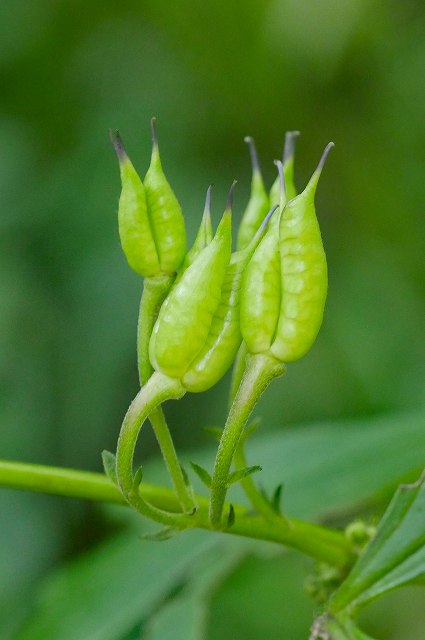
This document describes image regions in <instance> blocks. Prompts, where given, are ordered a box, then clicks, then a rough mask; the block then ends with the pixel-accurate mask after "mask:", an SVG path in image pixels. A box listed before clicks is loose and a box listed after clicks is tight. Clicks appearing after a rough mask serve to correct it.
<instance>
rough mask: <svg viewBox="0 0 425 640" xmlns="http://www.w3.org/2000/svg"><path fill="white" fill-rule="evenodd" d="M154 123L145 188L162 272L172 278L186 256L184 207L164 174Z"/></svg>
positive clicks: (152, 121)
mask: <svg viewBox="0 0 425 640" xmlns="http://www.w3.org/2000/svg"><path fill="white" fill-rule="evenodd" d="M155 122H156V121H155V118H152V120H151V127H152V156H151V163H150V166H149V169H148V171H147V173H146V175H145V178H144V180H143V184H144V187H145V190H146V203H147V208H148V214H149V220H150V223H151V226H152V232H153V236H154V238H155V244H156V247H157V252H158V257H159V262H160V265H161V271H162V272H163V273H168V274H172V273H174V272H176V271H177V269H178V268H179V267H180V265H181V264H182V262H183V259H184V256H185V254H186V230H185V226H184V219H183V215H182V210H181V207H180V205H179V203H178V201H177V198H176V196H175V195H174V192H173V190H172V189H171V187H170V185H169V183H168V182H167V179H166V177H165V175H164V172H163V170H162V165H161V159H160V156H159V149H158V141H157V136H156V129H155Z"/></svg>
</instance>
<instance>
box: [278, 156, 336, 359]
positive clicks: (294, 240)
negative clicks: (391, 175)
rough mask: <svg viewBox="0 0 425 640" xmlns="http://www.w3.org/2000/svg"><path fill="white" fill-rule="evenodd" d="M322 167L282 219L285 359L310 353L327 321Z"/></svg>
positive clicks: (281, 346)
mask: <svg viewBox="0 0 425 640" xmlns="http://www.w3.org/2000/svg"><path fill="white" fill-rule="evenodd" d="M320 172H321V167H320V168H319V169H318V170H317V171H315V172H314V174H313V176H312V178H311V180H310V182H309V183H308V185H307V187H306V188H305V189H304V191H303V192H302V194H300V195H299V196H297V197H296V198H294V199H293V200H291V201H290V202H288V204H287V205H286V207H285V209H284V210H283V213H282V217H281V220H280V233H279V252H280V270H281V304H280V314H279V321H278V325H277V330H276V336H275V339H274V342H273V344H272V346H271V349H270V350H271V352H272V354H273V355H274V356H275V357H276V358H278V359H279V360H281V361H282V362H292V361H294V360H298V359H299V358H301V357H302V356H304V355H305V354H306V353H307V351H308V350H309V349H310V347H311V346H312V344H313V342H314V341H315V339H316V336H317V334H318V332H319V329H320V327H321V325H322V320H323V312H324V308H325V301H326V295H327V290H328V272H327V264H326V254H325V250H324V248H323V243H322V237H321V234H320V228H319V223H318V222H317V218H316V210H315V206H314V194H315V191H316V187H317V183H318V180H319V176H320Z"/></svg>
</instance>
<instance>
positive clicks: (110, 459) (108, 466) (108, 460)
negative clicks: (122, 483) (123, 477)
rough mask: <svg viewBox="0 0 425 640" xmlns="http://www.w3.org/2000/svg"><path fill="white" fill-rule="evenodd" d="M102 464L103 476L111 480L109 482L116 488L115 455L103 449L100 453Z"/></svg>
mask: <svg viewBox="0 0 425 640" xmlns="http://www.w3.org/2000/svg"><path fill="white" fill-rule="evenodd" d="M102 463H103V469H104V471H105V474H106V475H107V476H108V478H109V480H111V482H113V483H114V484H115V485H116V486H118V479H117V464H116V456H115V454H114V453H111V452H110V451H107V450H106V449H104V450H103V451H102Z"/></svg>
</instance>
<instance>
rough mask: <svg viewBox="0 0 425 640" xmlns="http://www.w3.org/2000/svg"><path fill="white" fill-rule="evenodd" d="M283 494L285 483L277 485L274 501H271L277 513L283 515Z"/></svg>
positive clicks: (273, 496)
mask: <svg viewBox="0 0 425 640" xmlns="http://www.w3.org/2000/svg"><path fill="white" fill-rule="evenodd" d="M282 492H283V482H281V483H280V484H278V485H277V487H276V489H275V490H274V492H273V495H272V499H271V500H270V504H271V505H272V507H273V509H274V510H275V511H276V513H281V508H280V506H281V502H282Z"/></svg>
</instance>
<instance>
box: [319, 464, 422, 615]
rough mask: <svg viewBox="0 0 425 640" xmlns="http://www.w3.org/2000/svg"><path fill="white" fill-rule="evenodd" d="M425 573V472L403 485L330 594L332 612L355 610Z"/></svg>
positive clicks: (420, 577) (419, 577) (418, 578)
mask: <svg viewBox="0 0 425 640" xmlns="http://www.w3.org/2000/svg"><path fill="white" fill-rule="evenodd" d="M424 576H425V474H424V475H423V476H422V477H421V479H420V480H419V481H418V482H416V483H414V484H410V485H401V486H400V487H399V488H398V489H397V491H396V493H395V495H394V497H393V499H392V501H391V503H390V505H389V507H388V509H387V510H386V512H385V514H384V516H383V518H382V520H381V522H380V524H379V526H378V529H377V533H376V536H375V538H374V539H373V540H372V541H371V542H370V543H369V544H368V545H367V547H366V548H365V550H364V552H363V554H362V555H361V557H360V559H359V560H358V562H357V563H356V564H355V565H354V567H353V569H352V571H351V573H350V574H349V576H348V578H347V579H346V580H345V582H344V583H343V584H342V585H341V587H340V588H339V589H338V591H337V592H336V593H335V594H334V596H333V597H332V598H331V600H330V603H329V609H330V610H331V611H332V612H338V611H341V610H344V611H354V610H357V609H359V608H361V607H363V606H364V605H365V604H367V603H368V602H370V601H372V600H374V599H375V598H378V597H379V596H381V595H383V594H384V593H386V592H388V591H391V590H392V589H395V588H397V587H401V586H402V585H405V584H408V583H410V582H413V581H415V580H420V579H422V578H423V577H424Z"/></svg>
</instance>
